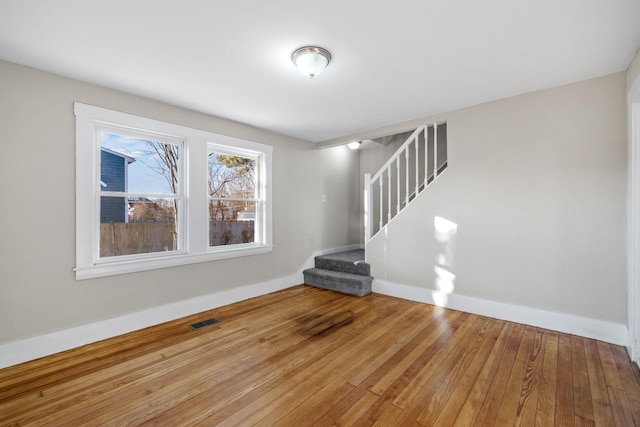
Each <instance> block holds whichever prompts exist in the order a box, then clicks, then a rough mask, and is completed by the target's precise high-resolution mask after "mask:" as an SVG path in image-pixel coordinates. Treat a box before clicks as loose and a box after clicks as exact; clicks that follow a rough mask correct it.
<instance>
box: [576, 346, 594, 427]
mask: <svg viewBox="0 0 640 427" xmlns="http://www.w3.org/2000/svg"><path fill="white" fill-rule="evenodd" d="M571 356H572V357H571V368H572V370H573V372H572V373H571V375H572V376H573V401H574V416H575V424H576V425H578V424H580V425H593V424H594V422H595V421H594V417H593V405H592V403H591V386H590V384H589V370H588V367H587V359H586V355H585V350H584V339H583V338H580V337H577V336H575V335H572V336H571Z"/></svg>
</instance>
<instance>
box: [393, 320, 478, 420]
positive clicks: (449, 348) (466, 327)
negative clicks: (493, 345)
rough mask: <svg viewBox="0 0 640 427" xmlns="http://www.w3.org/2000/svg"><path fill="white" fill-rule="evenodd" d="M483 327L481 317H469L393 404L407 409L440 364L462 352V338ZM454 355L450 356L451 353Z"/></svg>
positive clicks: (468, 336) (473, 333)
mask: <svg viewBox="0 0 640 427" xmlns="http://www.w3.org/2000/svg"><path fill="white" fill-rule="evenodd" d="M481 327H482V321H481V319H480V318H477V317H472V318H470V319H467V320H466V321H465V322H464V323H463V324H462V325H461V326H460V328H458V330H457V331H455V333H454V334H453V336H452V337H451V339H450V340H448V342H447V343H446V344H445V345H443V346H442V347H441V348H440V349H439V351H438V352H437V353H436V354H435V355H434V357H433V358H431V360H429V362H428V363H427V364H425V365H424V366H423V368H422V369H421V370H420V372H418V373H417V374H416V376H415V377H414V378H413V379H412V380H411V382H410V383H409V384H407V386H406V387H405V389H404V390H403V391H402V393H400V395H398V397H397V398H396V399H395V400H394V402H393V404H394V405H396V406H398V407H400V408H403V409H406V408H407V406H408V405H409V402H411V401H412V400H413V399H414V398H415V396H416V395H417V394H418V393H419V392H420V390H422V389H423V387H424V386H425V384H428V383H429V381H430V380H431V378H432V377H433V375H434V374H435V373H436V372H437V370H438V367H439V366H440V364H441V363H442V362H444V361H446V360H447V358H449V360H452V359H453V358H455V357H456V356H457V355H458V354H460V353H461V352H462V349H461V348H460V347H459V346H458V344H459V343H460V341H461V340H463V339H470V338H471V337H474V336H475V334H476V332H477V330H478V329H480V328H481ZM452 352H454V355H453V356H452V357H450V355H451V353H452Z"/></svg>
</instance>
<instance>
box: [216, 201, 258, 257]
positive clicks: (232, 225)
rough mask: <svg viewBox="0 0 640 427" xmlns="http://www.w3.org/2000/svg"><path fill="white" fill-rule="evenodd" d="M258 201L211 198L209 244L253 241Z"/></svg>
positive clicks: (234, 243)
mask: <svg viewBox="0 0 640 427" xmlns="http://www.w3.org/2000/svg"><path fill="white" fill-rule="evenodd" d="M255 218H256V202H249V201H231V200H210V201H209V246H222V245H236V244H241V243H253V242H254V241H255V237H254V225H255Z"/></svg>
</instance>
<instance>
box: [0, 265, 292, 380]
mask: <svg viewBox="0 0 640 427" xmlns="http://www.w3.org/2000/svg"><path fill="white" fill-rule="evenodd" d="M301 283H302V273H299V274H293V275H291V276H286V277H281V278H278V279H274V280H269V281H266V282H262V283H256V284H253V285H247V286H242V287H239V288H234V289H228V290H225V291H221V292H216V293H214V294H209V295H203V296H201V297H196V298H191V299H188V300H184V301H179V302H176V303H172V304H167V305H162V306H159V307H153V308H150V309H147V310H143V311H138V312H136V313H131V314H127V315H125V316H120V317H116V318H113V319H108V320H103V321H100V322H95V323H91V324H88V325H82V326H78V327H75V328H70V329H65V330H62V331H57V332H52V333H49V334H45V335H40V336H37V337H33V338H27V339H24V340H20V341H14V342H9V343H6V344H2V345H0V369H2V368H6V367H8V366H12V365H17V364H19V363H23V362H27V361H29V360H34V359H38V358H40V357H44V356H48V355H51V354H55V353H59V352H61V351H65V350H69V349H71V348H75V347H80V346H82V345H85V344H90V343H92V342H97V341H101V340H104V339H107V338H112V337H115V336H118V335H122V334H126V333H129V332H133V331H136V330H139V329H143V328H146V327H149V326H153V325H158V324H160V323H164V322H168V321H171V320H175V319H179V318H181V317H185V316H190V315H192V314H197V313H201V312H203V311H207V310H211V309H214V308H217V307H221V306H223V305H228V304H232V303H234V302H238V301H242V300H245V299H249V298H253V297H257V296H260V295H265V294H268V293H270V292H275V291H279V290H281V289H286V288H290V287H292V286H295V285H299V284H301Z"/></svg>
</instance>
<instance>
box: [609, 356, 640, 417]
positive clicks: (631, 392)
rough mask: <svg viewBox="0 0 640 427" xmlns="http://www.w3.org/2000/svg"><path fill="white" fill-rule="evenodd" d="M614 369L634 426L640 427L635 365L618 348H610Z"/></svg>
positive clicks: (639, 398)
mask: <svg viewBox="0 0 640 427" xmlns="http://www.w3.org/2000/svg"><path fill="white" fill-rule="evenodd" d="M610 347H611V352H612V353H613V358H614V359H615V362H616V367H617V368H618V372H619V373H620V380H621V382H622V386H623V387H624V393H625V396H627V400H628V402H629V409H630V411H631V414H632V415H633V419H634V422H635V423H636V425H640V383H639V382H638V380H637V377H636V375H635V372H634V370H636V369H637V368H638V366H637V365H632V363H631V360H630V358H629V354H628V353H627V352H626V350H625V349H624V348H622V347H620V346H610Z"/></svg>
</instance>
